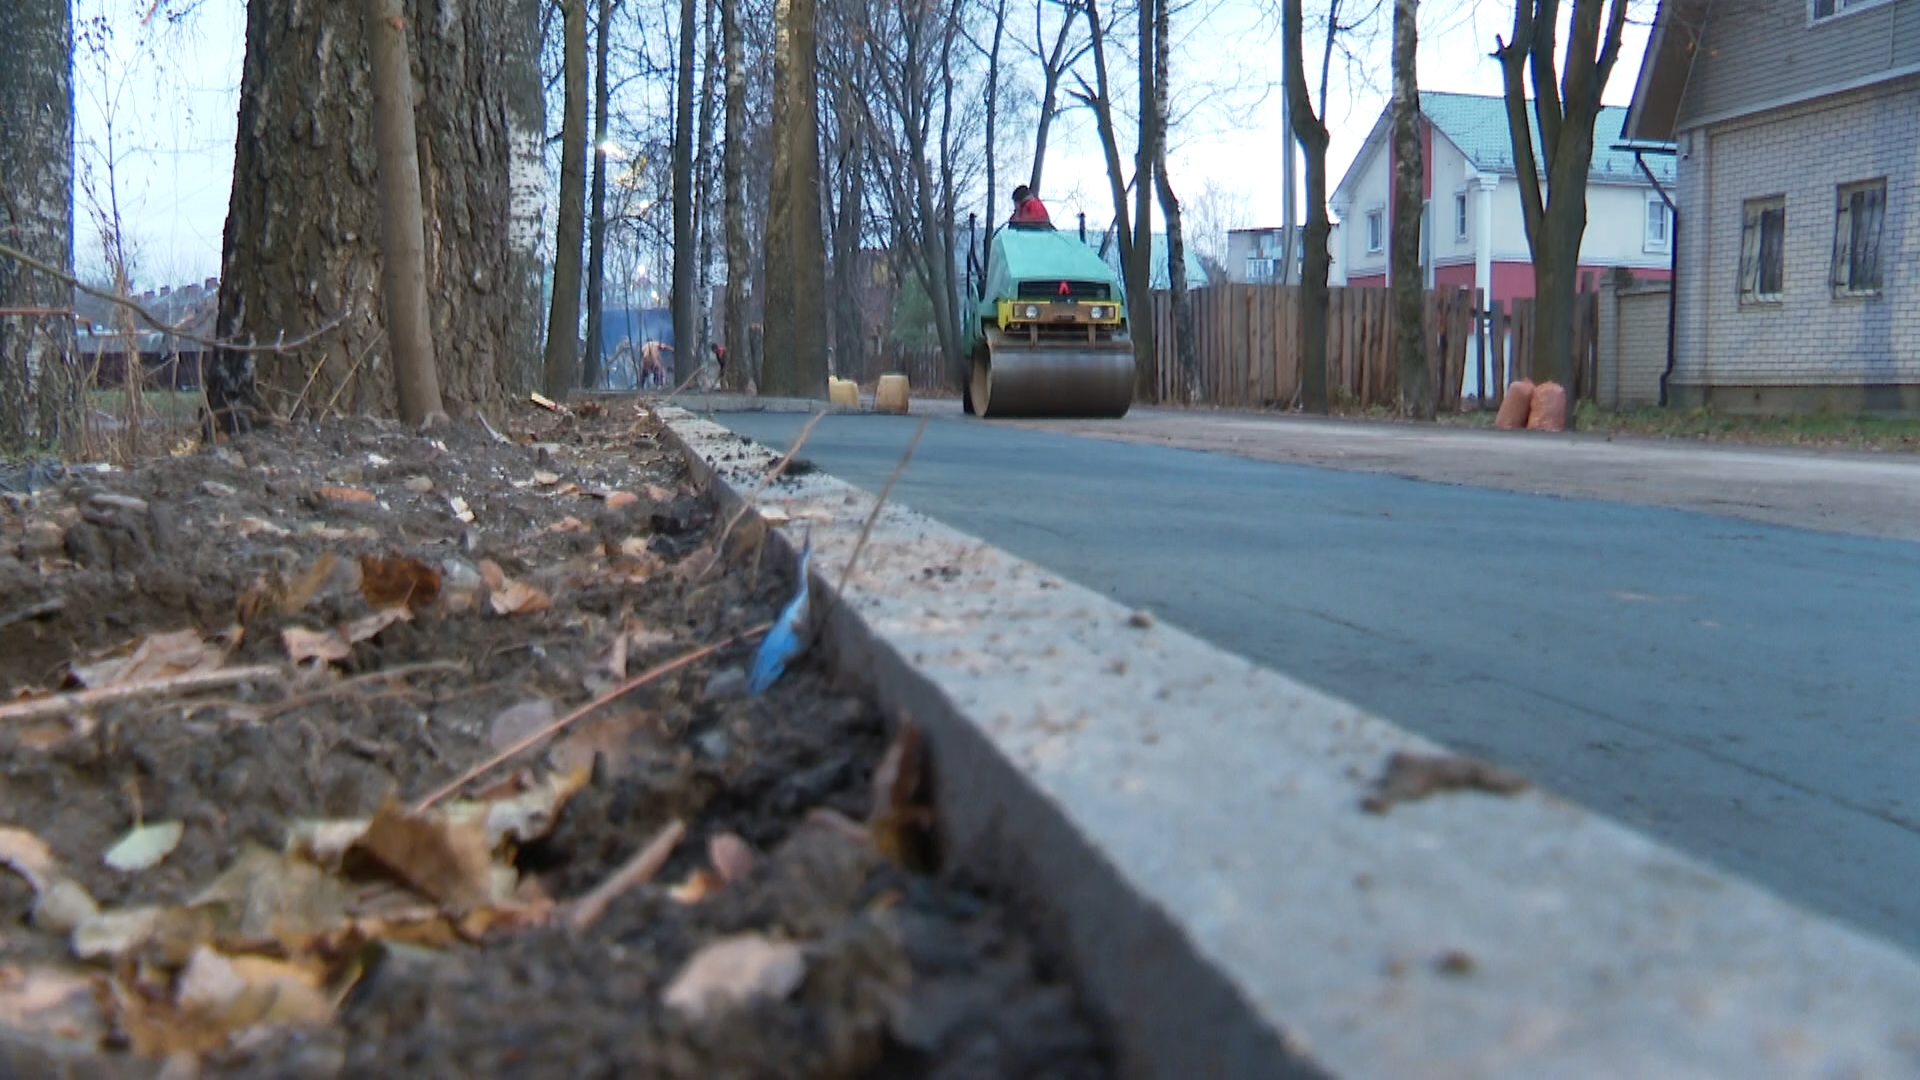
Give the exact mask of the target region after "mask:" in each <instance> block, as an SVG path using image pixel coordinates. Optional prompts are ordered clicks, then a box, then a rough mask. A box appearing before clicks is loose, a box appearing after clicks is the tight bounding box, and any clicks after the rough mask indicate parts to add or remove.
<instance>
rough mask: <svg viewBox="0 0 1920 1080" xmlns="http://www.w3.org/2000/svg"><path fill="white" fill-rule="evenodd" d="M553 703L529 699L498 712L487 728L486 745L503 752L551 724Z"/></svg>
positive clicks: (542, 699) (544, 699)
mask: <svg viewBox="0 0 1920 1080" xmlns="http://www.w3.org/2000/svg"><path fill="white" fill-rule="evenodd" d="M555 715H556V714H555V713H554V711H553V702H551V701H549V700H547V699H546V698H530V699H528V700H526V701H522V702H519V703H517V704H513V705H509V706H507V707H506V708H504V709H502V710H500V712H499V713H497V714H496V715H495V716H494V718H493V723H492V724H490V725H488V727H487V745H488V746H490V747H492V748H493V749H495V750H505V749H506V748H507V747H509V746H513V745H514V744H516V743H518V742H519V741H520V740H522V739H524V738H526V737H527V736H529V735H531V734H533V733H534V732H536V731H539V730H540V729H541V728H544V727H546V726H547V725H549V724H551V723H553V718H554V716H555Z"/></svg>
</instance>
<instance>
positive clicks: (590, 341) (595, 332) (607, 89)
mask: <svg viewBox="0 0 1920 1080" xmlns="http://www.w3.org/2000/svg"><path fill="white" fill-rule="evenodd" d="M618 7H619V5H618V4H616V3H614V2H613V0H600V24H599V25H598V26H596V27H594V29H593V191H592V192H591V193H590V194H589V195H588V210H587V213H588V225H587V353H586V356H585V357H583V358H582V363H581V365H580V367H581V371H580V385H582V386H584V387H586V388H587V389H589V390H593V389H596V388H598V387H599V385H600V357H601V354H602V352H603V351H604V346H605V344H606V341H605V338H604V336H603V335H604V330H603V329H602V326H601V323H602V321H603V319H604V317H605V312H606V310H607V302H606V296H605V291H606V283H607V155H608V153H609V152H610V150H611V148H610V147H609V146H608V145H607V103H608V101H609V100H611V98H612V97H613V88H612V87H611V86H609V85H608V84H607V46H608V37H609V35H610V33H611V31H612V29H613V13H614V11H615V10H616V9H617V8H618ZM636 344H637V343H636Z"/></svg>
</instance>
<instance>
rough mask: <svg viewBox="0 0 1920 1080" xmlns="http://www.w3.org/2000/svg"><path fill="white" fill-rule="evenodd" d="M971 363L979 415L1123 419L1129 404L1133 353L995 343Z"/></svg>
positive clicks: (1121, 345) (1123, 347)
mask: <svg viewBox="0 0 1920 1080" xmlns="http://www.w3.org/2000/svg"><path fill="white" fill-rule="evenodd" d="M989 356H990V359H986V360H982V359H980V358H976V359H975V360H974V363H973V376H972V386H971V390H972V394H973V409H974V412H975V413H976V414H978V415H980V416H983V417H987V418H989V419H992V418H1005V417H1017V416H1059V417H1070V416H1095V417H1117V416H1125V415H1126V414H1127V409H1128V408H1130V407H1132V405H1133V349H1132V347H1131V346H1129V345H1127V344H1126V342H1125V341H1124V339H1123V340H1122V341H1121V342H1120V343H1119V347H1117V348H1104V349H1102V348H1087V347H1086V346H1079V347H1075V346H1072V345H1065V344H1061V345H1040V346H1030V345H1029V346H1015V345H1008V344H1005V343H996V344H995V345H994V347H993V348H992V349H991V351H990V352H989Z"/></svg>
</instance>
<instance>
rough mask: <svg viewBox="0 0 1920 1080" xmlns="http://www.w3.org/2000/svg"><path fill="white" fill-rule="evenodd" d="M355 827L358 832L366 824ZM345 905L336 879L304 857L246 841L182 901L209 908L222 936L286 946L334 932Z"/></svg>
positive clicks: (342, 888) (341, 921) (342, 920)
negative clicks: (213, 875) (217, 873)
mask: <svg viewBox="0 0 1920 1080" xmlns="http://www.w3.org/2000/svg"><path fill="white" fill-rule="evenodd" d="M359 825H360V827H361V831H362V832H364V831H365V828H366V822H360V823H359ZM358 835H359V834H357V833H356V834H355V835H354V837H353V839H357V838H358ZM351 842H352V840H348V841H346V842H345V843H343V844H341V846H340V850H342V851H344V850H345V848H346V846H347V845H348V844H350V843H351ZM334 865H335V866H337V865H338V856H337V854H336V858H335V862H334ZM346 905H347V899H346V889H345V886H344V885H343V884H342V883H341V881H340V879H338V878H336V877H334V876H332V875H331V874H328V873H326V872H325V871H323V870H322V869H321V868H320V867H319V866H316V865H315V864H314V863H312V862H309V861H307V860H305V859H301V858H295V857H293V856H292V855H288V854H282V853H280V852H277V851H268V850H267V849H266V848H263V847H260V846H259V845H257V844H251V843H250V844H247V845H246V846H245V847H244V848H243V849H242V850H241V852H240V857H239V858H238V859H236V860H235V861H234V863H233V865H232V866H229V867H228V868H227V869H226V870H224V871H222V872H221V874H220V876H219V877H217V878H215V879H213V881H212V882H211V883H209V884H208V885H207V887H206V888H204V889H202V890H200V892H199V893H197V894H195V895H194V896H193V898H192V899H191V900H189V901H188V906H189V907H193V908H200V909H206V910H208V911H210V912H212V913H213V914H214V915H215V916H216V922H217V924H218V926H219V928H220V929H221V931H222V932H223V934H230V935H233V936H234V937H236V938H238V939H239V940H241V941H248V942H255V941H277V942H279V943H281V944H282V945H283V946H285V947H286V948H288V949H289V950H298V949H301V948H303V947H304V946H305V945H306V944H307V943H309V942H310V941H311V940H313V939H315V938H318V937H321V936H323V935H326V934H329V933H332V932H334V931H336V930H338V929H339V928H340V927H341V926H342V925H344V923H345V922H346Z"/></svg>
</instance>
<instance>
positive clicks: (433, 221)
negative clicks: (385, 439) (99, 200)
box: [206, 0, 584, 429]
mask: <svg viewBox="0 0 1920 1080" xmlns="http://www.w3.org/2000/svg"><path fill="white" fill-rule="evenodd" d="M419 10H420V8H419V5H418V0H407V6H406V11H407V12H408V22H407V25H408V27H409V28H410V30H411V31H412V34H411V36H412V46H413V49H412V51H413V59H414V62H413V79H414V82H415V85H416V86H417V87H418V88H419V92H418V94H417V95H416V97H415V99H414V100H415V107H414V117H415V125H416V134H417V135H418V139H417V144H418V147H419V161H420V185H419V187H420V198H421V203H422V208H421V211H422V212H421V221H422V225H423V228H424V235H425V244H426V272H427V292H428V294H429V295H431V296H433V297H434V298H436V300H438V301H439V302H438V303H437V304H435V305H434V307H433V310H432V311H431V313H430V314H431V318H432V327H433V333H432V336H433V340H434V344H435V352H436V354H437V358H438V363H437V365H436V366H437V368H438V371H439V377H440V391H441V395H442V400H443V402H444V403H446V404H448V405H453V404H455V403H458V404H462V405H475V404H483V403H488V402H497V401H500V400H502V399H503V398H504V397H505V396H506V394H507V392H508V388H509V387H517V386H522V385H525V383H524V378H525V375H526V372H527V370H528V367H527V349H528V345H529V343H530V340H531V338H530V335H531V334H532V333H533V331H532V330H531V329H530V327H531V326H532V325H534V324H537V322H538V312H539V307H538V301H537V299H535V297H536V296H537V293H534V292H532V291H531V290H532V288H533V287H534V286H537V284H538V278H537V277H535V276H534V267H535V264H534V263H533V262H532V258H531V254H530V248H529V246H528V244H529V243H530V240H529V238H528V237H527V235H526V234H525V228H526V224H527V223H528V222H529V221H530V220H531V217H532V213H533V211H534V210H535V209H537V205H538V204H537V199H538V194H537V189H529V188H528V187H527V186H526V185H525V183H524V181H525V180H526V176H525V172H524V165H525V162H526V155H527V152H528V147H529V140H530V139H531V146H532V149H533V151H535V152H537V151H538V148H539V141H538V134H537V131H538V129H535V133H534V134H532V135H529V132H528V130H527V129H526V128H525V126H524V125H525V124H526V123H528V122H529V117H530V116H531V117H532V118H533V120H534V121H535V122H537V121H538V113H539V111H540V110H539V108H538V104H539V102H540V100H541V95H540V82H539V72H538V68H537V66H534V65H535V64H536V63H537V59H538V58H537V54H536V53H535V52H534V51H533V50H532V49H531V48H530V47H529V45H528V38H529V37H530V36H531V35H532V34H533V33H534V32H535V30H536V28H534V27H528V26H527V25H525V23H524V21H523V20H524V17H525V16H526V15H527V13H528V12H529V11H535V12H537V7H534V6H531V5H529V4H527V3H526V2H525V0H469V2H468V3H467V4H466V5H464V6H463V8H462V9H461V10H462V15H461V17H460V18H458V19H444V18H438V17H430V18H427V19H424V20H423V19H421V18H420V17H419V15H418V12H419ZM429 10H431V9H429ZM360 14H361V12H360V8H359V7H358V6H356V5H353V4H307V3H297V2H295V0H250V2H249V4H248V7H247V56H246V63H245V66H244V67H243V69H242V73H241V84H240V115H239V118H238V119H239V124H238V126H239V130H240V133H241V135H240V138H239V140H238V142H237V144H236V146H235V148H234V166H233V168H234V182H233V191H232V195H231V204H230V207H229V210H228V213H227V227H226V238H225V245H224V255H223V259H222V272H221V281H220V308H219V315H218V318H217V321H216V332H217V333H218V334H219V336H221V337H224V338H232V339H235V340H239V341H245V340H248V339H251V340H253V341H255V342H259V343H271V342H273V341H274V340H276V339H277V338H278V337H280V336H281V335H282V334H284V335H285V336H286V337H288V338H294V337H299V336H302V335H305V334H307V333H308V332H310V331H312V330H315V329H318V328H320V327H322V326H326V325H330V324H337V325H336V327H335V329H333V330H331V331H330V332H328V333H326V334H324V335H322V336H321V337H320V338H318V339H317V340H316V341H315V342H314V343H313V344H312V345H310V346H309V347H307V348H304V349H301V350H298V351H290V352H286V353H243V352H235V351H233V350H230V349H225V350H218V351H216V352H215V354H214V361H213V363H212V364H211V366H210V368H209V370H208V371H207V373H206V377H207V404H208V406H209V407H210V408H211V409H212V410H213V411H214V413H215V415H216V417H218V418H219V419H220V420H221V422H222V425H223V426H224V427H227V428H228V429H232V428H234V427H236V426H244V425H245V424H246V423H248V422H249V421H250V420H251V418H252V415H253V412H254V410H255V409H256V408H259V407H263V406H264V407H267V408H270V409H271V410H272V411H274V412H276V413H280V414H283V415H291V414H294V413H304V414H309V415H319V414H323V413H328V412H346V413H353V412H367V413H378V414H386V415H391V414H393V412H394V410H395V407H396V404H397V398H398V395H397V393H396V392H395V387H394V384H393V380H394V365H393V363H392V362H391V357H390V354H389V345H388V339H387V334H386V325H385V320H384V318H383V317H382V314H381V305H380V302H379V292H378V285H377V283H378V281H379V276H380V261H379V254H378V250H377V238H378V237H379V235H380V231H379V230H380V217H379V204H378V198H377V196H376V194H375V188H374V183H375V178H374V169H373V160H374V159H373V147H374V136H373V131H372V117H371V112H372V110H371V108H370V105H371V103H372V99H373V94H372V89H371V85H370V82H369V79H370V73H369V70H368V66H367V63H366V59H365V58H366V56H367V43H366V40H365V38H366V33H365V27H364V25H363V22H362V19H361V18H360ZM477 117H488V118H492V117H500V118H502V119H504V121H505V122H504V123H495V122H487V123H478V122H477V121H476V118H477ZM576 175H577V174H576ZM583 186H584V185H583ZM530 203H531V207H530V205H529V204H530ZM578 205H579V203H578V201H576V202H575V206H576V208H577V207H578ZM576 265H577V264H576ZM575 280H576V282H577V281H578V278H577V276H576V278H575Z"/></svg>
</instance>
